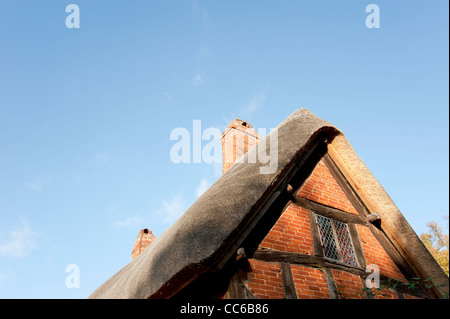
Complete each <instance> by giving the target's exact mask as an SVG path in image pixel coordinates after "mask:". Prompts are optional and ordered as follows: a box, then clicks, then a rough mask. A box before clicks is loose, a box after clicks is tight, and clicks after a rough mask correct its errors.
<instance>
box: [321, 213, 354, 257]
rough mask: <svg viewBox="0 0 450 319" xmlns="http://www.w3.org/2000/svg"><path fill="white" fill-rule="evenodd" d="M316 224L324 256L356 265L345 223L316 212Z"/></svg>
mask: <svg viewBox="0 0 450 319" xmlns="http://www.w3.org/2000/svg"><path fill="white" fill-rule="evenodd" d="M316 224H317V227H318V230H319V235H320V241H321V244H322V251H323V254H324V256H325V257H327V258H330V259H333V260H336V261H340V262H343V263H345V264H349V265H352V266H358V262H357V260H356V254H355V249H354V247H353V243H352V239H351V236H350V233H349V230H348V226H347V224H346V223H343V222H341V221H338V220H335V219H332V218H328V217H325V216H321V215H318V214H316Z"/></svg>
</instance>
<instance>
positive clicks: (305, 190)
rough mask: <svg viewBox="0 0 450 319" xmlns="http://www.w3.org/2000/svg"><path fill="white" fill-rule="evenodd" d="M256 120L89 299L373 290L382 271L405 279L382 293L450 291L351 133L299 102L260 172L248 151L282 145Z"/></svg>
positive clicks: (227, 138)
mask: <svg viewBox="0 0 450 319" xmlns="http://www.w3.org/2000/svg"><path fill="white" fill-rule="evenodd" d="M249 128H251V126H250V125H249V124H248V123H246V122H242V121H236V120H235V121H233V123H232V124H231V125H230V127H228V128H227V129H226V130H225V132H224V134H223V135H222V145H223V152H224V154H223V158H224V169H223V171H224V174H223V175H222V176H221V177H220V178H219V179H218V180H217V181H216V182H215V183H214V184H213V185H212V186H211V187H210V188H209V189H208V190H207V191H206V192H205V193H204V194H203V195H202V196H201V197H200V198H199V199H198V200H197V201H196V202H195V203H194V204H193V205H192V206H191V207H190V208H189V209H188V210H187V211H186V212H185V213H184V214H183V215H182V216H181V217H180V218H179V219H178V220H177V221H176V222H175V223H174V224H173V225H172V226H171V227H170V228H169V229H168V230H167V231H166V232H164V233H163V234H162V235H161V236H159V237H158V238H156V239H154V238H150V239H149V240H147V239H145V240H142V239H143V237H142V236H147V237H148V236H149V231H146V232H145V231H141V233H142V234H140V235H142V236H141V239H139V237H138V240H137V242H138V241H139V240H140V243H142V242H144V243H147V244H146V246H148V247H147V248H146V249H145V247H142V246H139V244H138V243H137V244H135V247H134V249H133V251H134V252H133V256H134V257H135V258H134V259H133V260H132V261H131V262H130V263H129V264H128V265H126V266H125V267H124V268H122V269H121V270H120V271H119V272H117V273H116V274H115V275H113V276H112V277H111V278H110V279H109V280H107V281H106V282H105V283H104V284H103V285H101V286H100V287H99V288H98V289H96V290H95V291H94V292H93V293H92V295H91V296H90V298H180V299H181V298H206V299H212V298H230V299H236V298H286V299H297V298H300V299H301V298H308V299H311V298H316V299H329V298H372V297H374V294H373V293H372V290H370V289H367V288H370V283H376V279H378V278H379V279H380V281H381V282H390V283H395V284H392V285H390V286H389V288H390V289H385V290H384V292H383V295H377V296H375V298H391V299H397V298H398V299H403V298H441V297H442V296H443V294H444V293H446V292H448V277H447V276H446V275H445V273H444V272H443V271H442V270H441V268H440V267H439V265H438V264H437V262H436V261H435V260H434V258H433V257H432V256H431V254H430V253H429V252H428V250H427V249H426V248H425V246H424V245H423V244H422V242H421V241H420V239H419V238H418V236H417V235H416V233H415V232H414V231H413V229H412V228H411V226H410V225H409V224H408V222H407V221H406V219H405V218H404V216H403V215H402V214H401V212H400V211H399V210H398V208H397V207H396V206H395V204H394V203H393V201H392V200H391V198H390V197H389V195H388V194H387V193H386V192H385V190H384V189H383V188H382V186H381V185H380V184H379V183H378V181H377V180H376V179H375V177H374V176H373V175H372V174H371V172H370V171H369V169H368V168H367V167H366V166H365V164H364V163H363V162H362V161H361V159H360V158H359V157H358V155H357V154H356V153H355V151H354V150H353V148H352V147H351V145H350V144H349V142H348V141H347V139H346V137H345V136H344V134H343V133H342V132H341V131H339V130H338V129H337V128H336V127H334V126H333V125H331V124H330V123H328V122H326V121H324V120H322V119H319V118H318V117H316V116H315V115H313V114H312V113H311V112H310V111H308V110H306V109H299V110H297V111H296V112H294V113H293V114H292V115H291V116H289V117H288V118H287V119H286V120H284V121H283V122H282V123H281V124H280V125H279V126H278V127H277V128H276V134H277V136H278V138H277V143H276V144H277V145H276V148H277V154H278V167H277V169H276V171H275V172H273V173H272V174H261V173H260V170H259V167H260V166H261V165H263V164H262V163H259V161H258V160H256V162H252V161H248V160H246V159H247V158H248V157H251V158H257V157H256V156H255V152H258V148H259V147H261V145H263V143H264V146H266V145H267V147H268V148H270V151H271V152H272V151H274V150H275V149H274V147H275V145H271V139H270V134H272V133H270V134H269V135H268V136H266V137H265V138H264V139H262V140H261V139H260V137H259V136H257V135H255V131H254V130H252V129H249ZM246 134H251V136H248V137H247V138H240V137H239V135H244V136H245V135H246ZM266 143H267V144H266ZM230 159H231V160H230ZM234 161H236V162H234ZM230 162H231V163H230ZM233 162H234V164H233ZM137 251H139V252H141V253H140V254H136V252H137ZM374 270H375V273H373V272H372V271H374ZM414 278H422V279H423V280H419V281H417V279H414ZM429 278H431V280H428V279H429ZM372 279H374V280H372ZM414 280H415V281H416V285H415V286H414V289H412V288H411V287H412V285H407V283H408V282H411V281H414ZM402 283H405V284H402Z"/></svg>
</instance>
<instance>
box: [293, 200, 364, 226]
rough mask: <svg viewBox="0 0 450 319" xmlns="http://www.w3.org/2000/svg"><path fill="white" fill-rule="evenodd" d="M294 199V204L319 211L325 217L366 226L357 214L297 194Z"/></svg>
mask: <svg viewBox="0 0 450 319" xmlns="http://www.w3.org/2000/svg"><path fill="white" fill-rule="evenodd" d="M295 200H296V201H295V202H294V203H293V204H294V205H297V206H300V207H303V208H306V209H311V210H313V211H316V212H320V214H321V215H324V216H326V217H330V218H333V219H337V220H340V221H341V222H344V223H354V224H359V225H363V226H367V223H366V222H365V221H364V220H363V219H362V218H361V217H360V216H358V215H355V214H351V213H347V212H344V211H342V210H339V209H336V208H334V207H330V206H327V205H323V204H320V203H317V202H313V201H312V200H309V199H306V198H303V197H299V196H295Z"/></svg>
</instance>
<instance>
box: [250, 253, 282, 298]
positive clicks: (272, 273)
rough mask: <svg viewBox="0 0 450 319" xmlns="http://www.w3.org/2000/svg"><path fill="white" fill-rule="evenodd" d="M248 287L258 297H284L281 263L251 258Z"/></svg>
mask: <svg viewBox="0 0 450 319" xmlns="http://www.w3.org/2000/svg"><path fill="white" fill-rule="evenodd" d="M249 262H250V267H251V272H250V281H249V282H248V288H249V289H250V291H251V292H252V293H253V295H254V296H255V297H256V298H260V299H283V298H284V297H285V294H284V288H283V281H282V279H281V270H280V265H279V264H277V263H268V262H263V261H259V260H254V259H250V260H249Z"/></svg>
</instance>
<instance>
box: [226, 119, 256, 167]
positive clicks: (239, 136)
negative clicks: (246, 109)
mask: <svg viewBox="0 0 450 319" xmlns="http://www.w3.org/2000/svg"><path fill="white" fill-rule="evenodd" d="M220 139H221V141H222V154H223V167H222V173H225V172H226V171H227V170H228V169H229V168H230V167H231V165H233V164H234V162H235V161H236V160H237V159H238V158H239V157H241V156H242V155H244V154H245V153H247V152H248V150H250V149H251V148H252V147H253V146H255V145H256V144H258V142H259V141H260V140H261V136H259V134H258V133H257V132H256V131H255V129H254V128H253V127H252V126H251V125H250V124H248V123H247V122H245V121H242V120H239V119H235V120H234V121H233V122H231V124H230V125H228V127H227V128H226V129H225V131H224V132H223V133H222V137H221V138H220Z"/></svg>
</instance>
